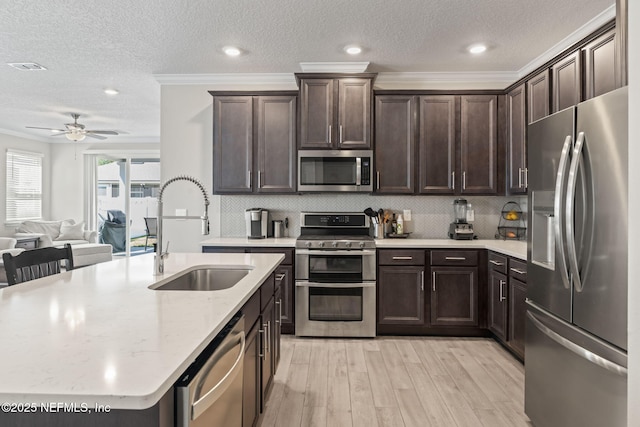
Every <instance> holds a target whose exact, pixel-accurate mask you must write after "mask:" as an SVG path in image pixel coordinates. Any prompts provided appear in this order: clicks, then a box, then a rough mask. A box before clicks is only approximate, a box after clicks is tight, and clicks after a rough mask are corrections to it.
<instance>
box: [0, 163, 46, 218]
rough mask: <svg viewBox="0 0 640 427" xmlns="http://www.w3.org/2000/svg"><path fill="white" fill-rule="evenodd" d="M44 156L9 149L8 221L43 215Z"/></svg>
mask: <svg viewBox="0 0 640 427" xmlns="http://www.w3.org/2000/svg"><path fill="white" fill-rule="evenodd" d="M42 157H43V155H42V154H40V153H29V152H25V151H14V150H7V207H6V221H7V222H11V221H24V220H27V219H40V218H41V217H42Z"/></svg>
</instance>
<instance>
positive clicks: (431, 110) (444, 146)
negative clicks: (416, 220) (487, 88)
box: [418, 95, 460, 194]
mask: <svg viewBox="0 0 640 427" xmlns="http://www.w3.org/2000/svg"><path fill="white" fill-rule="evenodd" d="M419 103H420V106H419V110H420V134H419V137H418V159H419V160H418V161H419V167H418V170H419V180H418V183H419V184H418V185H419V192H420V193H422V194H453V193H454V192H455V190H456V184H455V181H456V174H455V167H456V146H457V143H456V141H457V137H456V134H457V133H456V129H458V128H459V126H458V123H457V122H458V118H459V117H460V97H457V96H449V95H443V96H439V95H428V96H421V97H420V98H419Z"/></svg>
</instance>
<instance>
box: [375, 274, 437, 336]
mask: <svg viewBox="0 0 640 427" xmlns="http://www.w3.org/2000/svg"><path fill="white" fill-rule="evenodd" d="M424 320H425V318H424V267H422V266H420V267H415V266H381V267H380V268H379V270H378V323H379V324H382V325H424V323H425V322H424Z"/></svg>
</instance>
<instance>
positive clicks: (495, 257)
mask: <svg viewBox="0 0 640 427" xmlns="http://www.w3.org/2000/svg"><path fill="white" fill-rule="evenodd" d="M489 270H493V271H499V272H500V273H502V274H507V257H506V256H504V255H500V254H497V253H495V252H489Z"/></svg>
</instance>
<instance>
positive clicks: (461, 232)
mask: <svg viewBox="0 0 640 427" xmlns="http://www.w3.org/2000/svg"><path fill="white" fill-rule="evenodd" d="M468 208H469V204H468V203H467V201H466V199H455V200H454V201H453V216H454V221H453V222H452V223H451V224H449V238H450V239H454V240H471V239H473V237H474V235H473V225H472V224H469V222H467V209H468Z"/></svg>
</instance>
